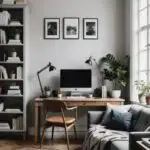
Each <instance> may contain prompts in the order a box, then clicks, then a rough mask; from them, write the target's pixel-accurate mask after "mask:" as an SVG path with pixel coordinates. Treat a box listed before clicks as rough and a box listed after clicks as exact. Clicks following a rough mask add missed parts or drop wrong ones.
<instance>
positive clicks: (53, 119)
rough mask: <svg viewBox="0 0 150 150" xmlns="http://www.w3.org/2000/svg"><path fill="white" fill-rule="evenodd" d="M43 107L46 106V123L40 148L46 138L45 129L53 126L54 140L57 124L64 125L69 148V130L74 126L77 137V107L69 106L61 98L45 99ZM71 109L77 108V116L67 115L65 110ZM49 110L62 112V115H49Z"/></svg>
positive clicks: (58, 125)
mask: <svg viewBox="0 0 150 150" xmlns="http://www.w3.org/2000/svg"><path fill="white" fill-rule="evenodd" d="M43 108H44V115H45V123H44V128H43V132H42V139H41V145H40V148H41V147H42V143H43V140H44V134H45V130H46V129H47V128H49V127H52V141H53V136H54V127H55V126H57V127H63V128H64V129H65V135H66V139H67V148H68V150H69V137H68V132H67V131H68V130H69V129H70V128H72V127H74V133H75V138H76V139H77V133H76V126H75V124H76V120H77V107H70V108H68V107H67V106H66V104H65V103H64V102H62V101H61V100H44V102H43ZM71 110H76V115H75V117H65V114H64V111H71ZM48 112H54V113H56V112H60V113H61V115H60V116H50V117H48V115H47V113H48Z"/></svg>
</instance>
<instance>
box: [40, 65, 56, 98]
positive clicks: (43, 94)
mask: <svg viewBox="0 0 150 150" xmlns="http://www.w3.org/2000/svg"><path fill="white" fill-rule="evenodd" d="M47 68H49V71H50V72H51V71H53V70H55V69H56V67H55V66H53V65H52V63H51V62H49V63H48V65H46V66H45V67H44V68H42V69H40V70H39V71H38V72H37V76H38V80H39V84H40V88H41V93H42V95H41V97H45V92H44V90H43V87H42V83H41V80H40V76H39V75H40V73H42V72H43V71H44V70H46V69H47Z"/></svg>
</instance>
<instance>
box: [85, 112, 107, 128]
mask: <svg viewBox="0 0 150 150" xmlns="http://www.w3.org/2000/svg"><path fill="white" fill-rule="evenodd" d="M87 115H88V116H87V128H88V129H89V127H90V125H91V124H99V123H100V122H101V120H102V117H103V115H104V111H88V114H87Z"/></svg>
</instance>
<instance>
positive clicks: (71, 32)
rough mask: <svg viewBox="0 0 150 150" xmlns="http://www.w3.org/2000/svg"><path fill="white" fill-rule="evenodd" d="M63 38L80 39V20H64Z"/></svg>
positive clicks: (74, 18) (75, 18)
mask: <svg viewBox="0 0 150 150" xmlns="http://www.w3.org/2000/svg"><path fill="white" fill-rule="evenodd" d="M63 38H64V39H79V18H77V17H73V18H64V19H63Z"/></svg>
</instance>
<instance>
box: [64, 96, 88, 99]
mask: <svg viewBox="0 0 150 150" xmlns="http://www.w3.org/2000/svg"><path fill="white" fill-rule="evenodd" d="M85 98H86V97H85V96H67V99H85Z"/></svg>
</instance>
